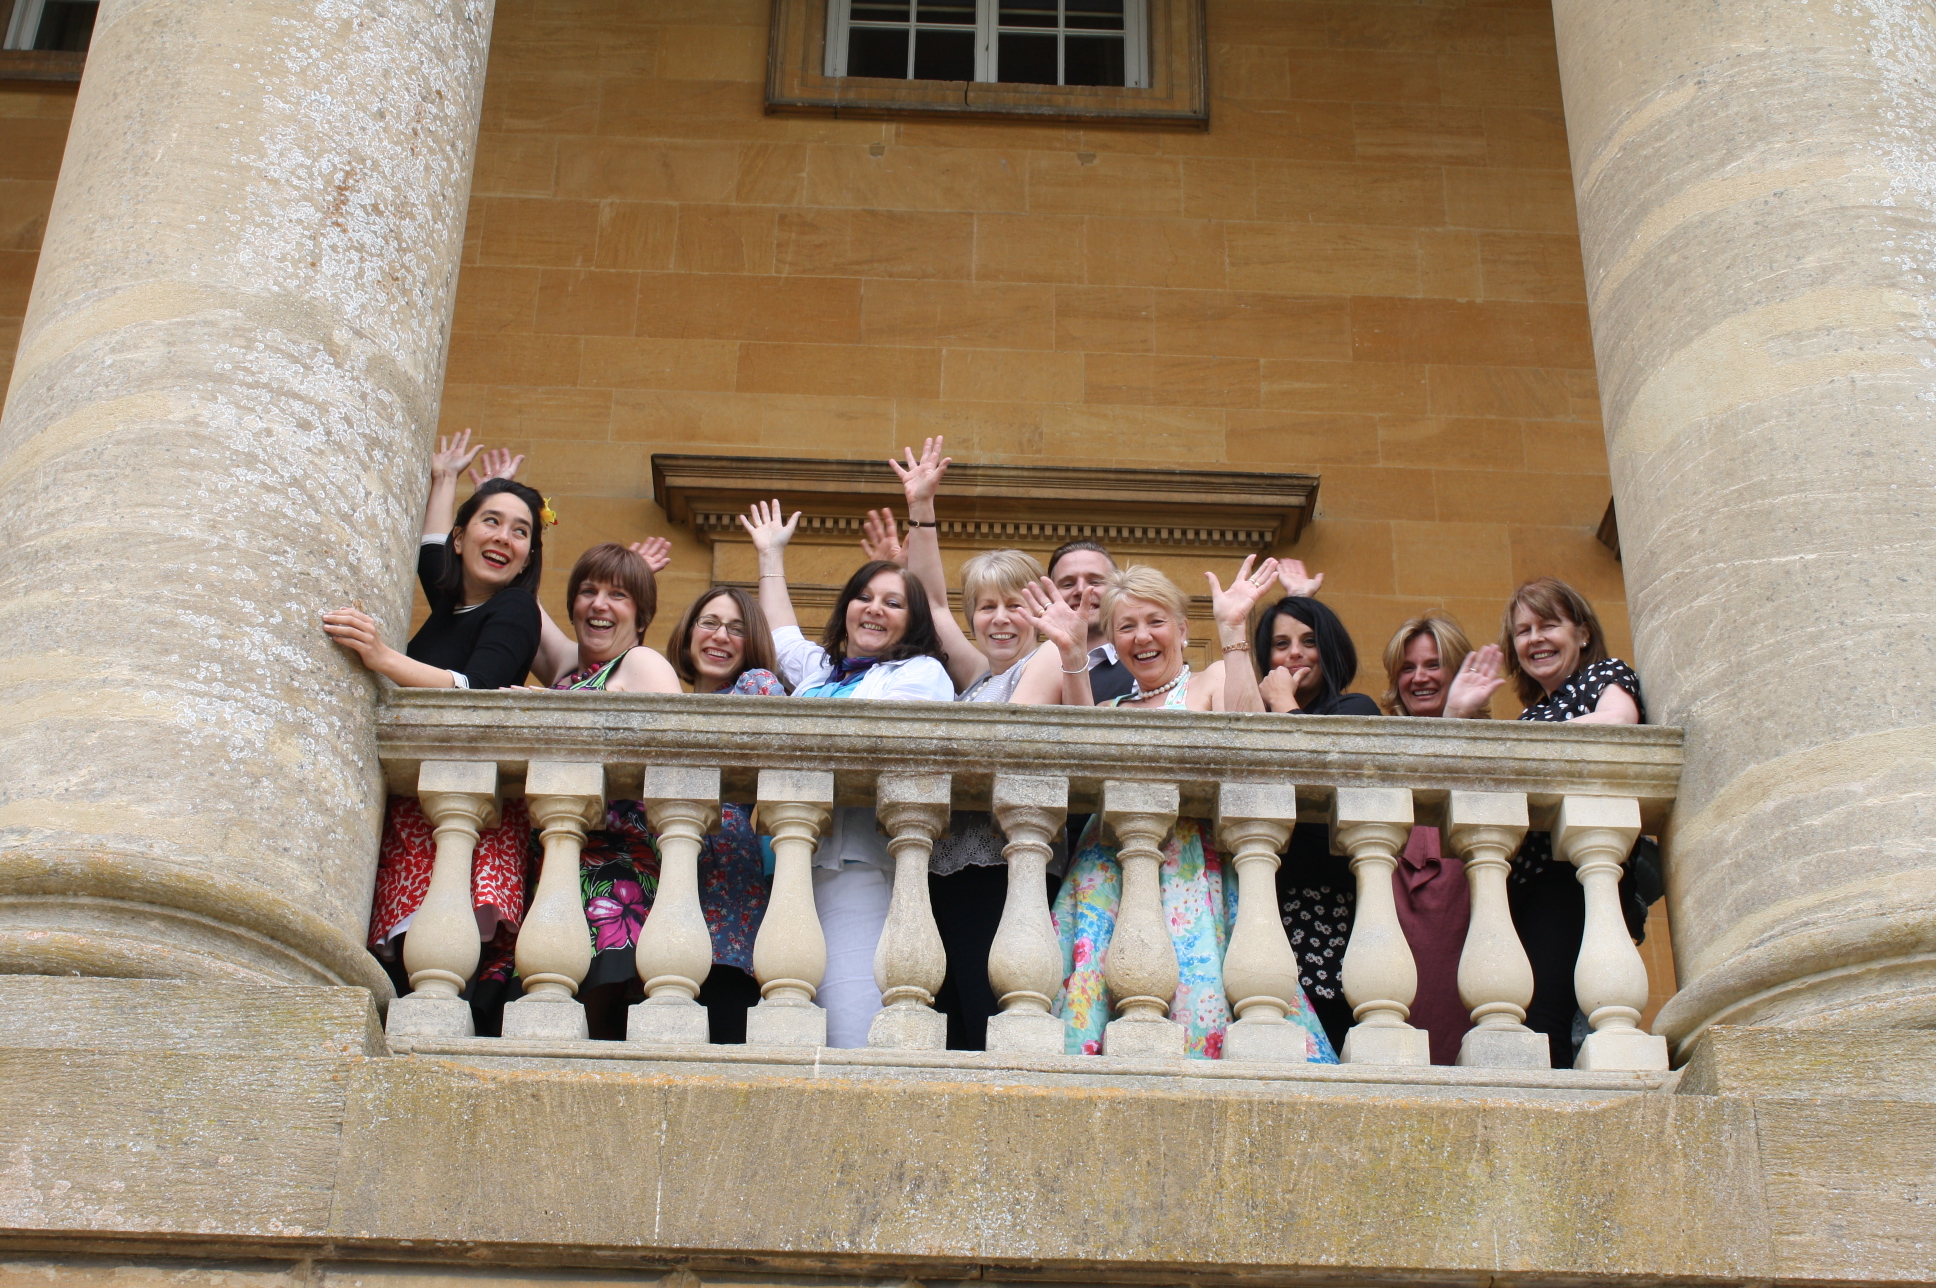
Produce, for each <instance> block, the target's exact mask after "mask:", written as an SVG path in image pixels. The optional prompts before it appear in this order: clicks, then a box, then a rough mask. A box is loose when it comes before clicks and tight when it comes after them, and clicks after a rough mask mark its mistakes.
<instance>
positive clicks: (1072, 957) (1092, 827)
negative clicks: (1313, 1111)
mask: <svg viewBox="0 0 1936 1288" xmlns="http://www.w3.org/2000/svg"><path fill="white" fill-rule="evenodd" d="M1187 689H1188V681H1187V680H1186V681H1185V682H1184V683H1183V684H1179V685H1178V686H1177V687H1176V688H1174V689H1172V690H1171V691H1170V694H1169V697H1168V698H1167V700H1165V702H1164V703H1163V705H1164V707H1166V708H1172V709H1174V708H1181V707H1183V706H1184V701H1185V692H1186V690H1187ZM1120 701H1121V700H1120V699H1113V700H1111V701H1110V702H1108V703H1105V704H1103V705H1106V706H1115V705H1117V704H1118V703H1119V702H1120ZM1101 824H1102V819H1101V817H1100V816H1097V817H1095V818H1092V819H1090V820H1089V826H1088V827H1087V828H1085V829H1084V830H1083V833H1082V839H1081V841H1080V843H1079V844H1078V845H1077V847H1076V854H1075V858H1074V859H1073V860H1071V862H1070V864H1069V872H1068V875H1067V876H1065V877H1064V878H1063V880H1062V889H1061V892H1060V893H1059V894H1058V895H1057V896H1056V901H1055V909H1054V916H1055V927H1056V933H1057V934H1058V935H1059V936H1060V938H1061V940H1062V972H1063V983H1062V989H1061V991H1060V992H1059V993H1058V994H1057V995H1056V1003H1055V1010H1056V1014H1058V1015H1060V1016H1061V1017H1062V1019H1063V1035H1064V1049H1065V1050H1066V1051H1067V1052H1068V1053H1069V1054H1070V1055H1098V1054H1100V1053H1101V1051H1102V1031H1103V1026H1104V1025H1105V1024H1107V1023H1108V1022H1109V990H1108V988H1107V986H1106V985H1105V984H1104V983H1103V963H1104V959H1105V957H1106V956H1107V954H1108V952H1109V940H1110V937H1111V935H1112V934H1113V933H1114V932H1115V929H1116V915H1117V911H1118V909H1119V908H1120V907H1121V905H1122V897H1123V865H1122V863H1121V861H1120V860H1119V859H1118V858H1117V854H1116V847H1115V846H1113V845H1107V844H1104V842H1103V840H1102V828H1101ZM1158 881H1159V889H1160V891H1161V895H1162V900H1163V915H1164V918H1165V919H1166V920H1167V921H1168V922H1169V927H1170V942H1171V943H1173V944H1174V945H1175V946H1176V965H1177V985H1176V995H1175V996H1174V997H1173V998H1172V999H1171V1002H1170V1018H1171V1019H1172V1020H1175V1021H1176V1022H1177V1023H1179V1024H1182V1025H1183V1026H1184V1027H1185V1028H1186V1029H1187V1031H1188V1033H1187V1036H1186V1038H1185V1040H1184V1050H1185V1052H1186V1053H1187V1054H1189V1055H1191V1056H1194V1057H1195V1058H1197V1059H1201V1060H1216V1059H1220V1058H1222V1056H1223V1035H1224V1030H1225V1029H1226V1028H1228V1027H1229V1026H1230V1021H1231V1015H1230V1003H1229V1001H1228V999H1227V998H1226V997H1225V996H1224V987H1223V954H1224V946H1225V944H1226V943H1227V942H1228V940H1229V936H1230V927H1231V925H1232V924H1233V923H1234V922H1235V919H1236V913H1237V888H1236V881H1235V880H1234V877H1233V879H1232V880H1229V881H1226V880H1225V878H1224V870H1223V856H1222V855H1221V854H1219V853H1218V852H1217V851H1216V849H1215V848H1214V847H1212V846H1211V845H1210V844H1209V836H1208V830H1207V828H1206V827H1205V825H1204V824H1203V823H1202V822H1200V821H1199V820H1197V819H1193V818H1179V819H1178V820H1177V821H1176V831H1175V832H1174V833H1173V834H1172V835H1171V836H1170V838H1169V839H1168V840H1166V841H1164V843H1163V863H1162V867H1161V868H1160V869H1159V876H1158ZM1289 1000H1290V1001H1291V1003H1292V1006H1293V1009H1292V1011H1291V1013H1290V1015H1289V1016H1288V1017H1286V1018H1288V1019H1289V1020H1290V1022H1291V1023H1293V1024H1295V1025H1297V1026H1298V1027H1299V1028H1301V1029H1303V1030H1304V1058H1305V1059H1306V1060H1307V1061H1309V1062H1311V1063H1313V1064H1336V1063H1337V1062H1338V1057H1337V1054H1336V1052H1334V1051H1333V1050H1332V1048H1331V1043H1330V1040H1329V1039H1328V1038H1326V1037H1325V1035H1324V1027H1323V1026H1322V1025H1321V1024H1319V1023H1318V1018H1317V1015H1316V1013H1315V1012H1313V1011H1312V1009H1311V1003H1310V1000H1309V999H1308V998H1306V997H1305V996H1304V994H1303V992H1302V991H1301V990H1300V991H1299V992H1298V994H1297V996H1296V997H1295V998H1291V999H1289Z"/></svg>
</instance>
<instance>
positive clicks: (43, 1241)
mask: <svg viewBox="0 0 1936 1288" xmlns="http://www.w3.org/2000/svg"><path fill="white" fill-rule="evenodd" d="M0 1016H3V1017H4V1019H5V1021H6V1023H5V1024H4V1025H0V1157H3V1158H4V1159H5V1160H6V1162H5V1165H4V1168H3V1169H0V1288H27V1285H35V1286H37V1288H96V1285H99V1286H100V1288H107V1286H108V1285H109V1284H110V1283H111V1284H114V1285H119V1286H121V1288H150V1285H153V1286H154V1288H160V1285H162V1284H171V1285H185V1284H197V1285H200V1284H207V1285H211V1286H213V1285H222V1286H224V1288H228V1286H232V1288H257V1286H259V1288H308V1286H311V1285H323V1284H327V1286H328V1288H460V1286H464V1288H467V1286H471V1285H474V1288H499V1285H509V1284H513V1283H516V1284H531V1285H534V1286H535V1285H538V1284H551V1285H560V1286H561V1288H562V1286H563V1285H579V1284H582V1285H585V1288H593V1286H594V1285H597V1286H599V1288H603V1285H606V1284H611V1283H615V1282H617V1281H620V1280H624V1281H627V1282H635V1283H636V1282H640V1281H641V1280H652V1279H657V1278H658V1277H660V1276H667V1278H666V1279H665V1280H664V1285H665V1288H702V1285H703V1286H704V1288H727V1286H728V1285H735V1286H736V1285H747V1288H753V1286H755V1285H758V1286H759V1288H782V1286H784V1288H819V1286H823V1285H824V1288H849V1286H853V1288H859V1285H861V1284H864V1283H870V1282H880V1283H892V1282H899V1281H901V1280H904V1279H907V1278H915V1279H919V1280H922V1281H932V1282H942V1283H953V1282H957V1281H965V1280H980V1281H983V1282H990V1281H992V1282H994V1283H1004V1282H1011V1283H1012V1282H1024V1281H1027V1282H1035V1283H1043V1282H1047V1283H1056V1282H1074V1281H1086V1282H1092V1283H1093V1282H1117V1283H1151V1282H1156V1283H1170V1284H1174V1283H1179V1282H1188V1283H1201V1284H1206V1285H1210V1284H1239V1283H1250V1284H1259V1283H1263V1284H1296V1283H1313V1284H1338V1283H1358V1284H1364V1283H1386V1284H1392V1283H1439V1284H1465V1285H1471V1284H1483V1283H1486V1282H1489V1281H1493V1280H1495V1279H1503V1280H1506V1281H1510V1282H1513V1283H1520V1284H1528V1285H1531V1284H1553V1285H1560V1284H1571V1285H1579V1284H1581V1283H1602V1284H1617V1283H1624V1284H1658V1283H1680V1284H1693V1283H1708V1284H1728V1283H1742V1282H1761V1283H1780V1284H1794V1285H1797V1288H1799V1286H1800V1285H1803V1284H1809V1283H1823V1282H1837V1283H1843V1284H1859V1283H1878V1284H1879V1283H1891V1282H1899V1283H1927V1282H1929V1281H1930V1280H1931V1279H1932V1278H1936V1261H1932V1257H1931V1252H1930V1248H1929V1242H1928V1230H1929V1227H1930V1216H1931V1211H1930V1205H1931V1199H1930V1197H1929V1196H1930V1194H1931V1193H1932V1192H1933V1191H1936V1170H1933V1169H1932V1164H1931V1161H1930V1158H1929V1154H1928V1150H1927V1142H1928V1140H1929V1138H1930V1133H1931V1132H1932V1131H1933V1130H1936V1084H1932V1082H1931V1077H1930V1072H1929V1070H1930V1068H1931V1065H1930V1058H1931V1056H1932V1055H1936V1041H1933V1040H1932V1039H1931V1037H1930V1036H1929V1035H1927V1034H1901V1033H1897V1034H1876V1033H1869V1034H1851V1033H1837V1032H1811V1033H1803V1032H1787V1031H1779V1030H1755V1029H1724V1030H1719V1031H1717V1033H1716V1034H1714V1035H1713V1036H1712V1037H1711V1039H1710V1040H1709V1041H1708V1042H1707V1043H1705V1044H1704V1045H1703V1047H1702V1049H1701V1052H1700V1053H1699V1054H1698V1055H1697V1057H1696V1059H1695V1061H1694V1063H1693V1064H1691V1065H1690V1066H1689V1067H1688V1068H1687V1069H1686V1070H1685V1071H1683V1072H1681V1073H1679V1074H1671V1075H1669V1074H1653V1075H1638V1074H1629V1075H1622V1076H1621V1077H1620V1078H1618V1079H1614V1078H1610V1077H1609V1076H1608V1075H1590V1074H1581V1073H1574V1072H1572V1071H1566V1070H1554V1071H1547V1072H1540V1073H1532V1072H1527V1071H1487V1070H1475V1069H1446V1070H1433V1071H1417V1073H1418V1075H1419V1078H1418V1079H1417V1080H1410V1081H1408V1080H1407V1078H1406V1076H1405V1074H1404V1073H1403V1072H1400V1073H1399V1074H1398V1076H1396V1077H1394V1076H1391V1075H1392V1073H1393V1071H1371V1070H1353V1069H1348V1068H1347V1069H1319V1070H1311V1071H1310V1072H1309V1073H1308V1075H1306V1076H1304V1077H1300V1078H1297V1079H1284V1080H1276V1079H1271V1078H1256V1077H1252V1078H1246V1077H1245V1076H1244V1075H1243V1074H1242V1073H1241V1072H1240V1071H1239V1070H1236V1069H1232V1068H1229V1067H1223V1068H1212V1067H1208V1066H1207V1065H1206V1063H1205V1062H1188V1061H1178V1062H1176V1063H1178V1064H1187V1065H1192V1066H1194V1068H1193V1069H1192V1070H1191V1072H1192V1073H1193V1074H1198V1075H1203V1076H1184V1077H1177V1076H1165V1075H1164V1074H1163V1073H1162V1072H1161V1071H1159V1070H1157V1069H1155V1068H1153V1067H1152V1068H1146V1069H1138V1070H1134V1071H1130V1070H1125V1071H1124V1072H1122V1073H1119V1074H1115V1075H1110V1074H1105V1073H1102V1072H1097V1073H1092V1074H1075V1073H1062V1074H1054V1073H1046V1072H1024V1071H1007V1072H1004V1071H999V1070H979V1071H978V1070H973V1069H966V1068H952V1069H942V1068H929V1069H893V1068H884V1067H873V1068H863V1067H859V1066H858V1064H856V1065H855V1066H852V1067H842V1066H840V1065H838V1064H836V1063H833V1062H831V1061H829V1062H813V1063H808V1061H809V1060H811V1056H810V1054H808V1053H803V1055H802V1059H801V1061H799V1062H796V1063H795V1064H794V1065H792V1066H788V1067H778V1066H774V1067H762V1066H759V1065H751V1064H746V1065H738V1066H734V1067H730V1068H728V1067H718V1066H706V1065H694V1064H690V1063H686V1064H681V1063H678V1062H675V1061H671V1060H662V1061H654V1060H643V1059H637V1058H631V1059H612V1060H590V1059H569V1058H556V1057H554V1058H524V1059H517V1058H507V1059H488V1058H479V1057H465V1056H443V1057H436V1056H425V1055H392V1054H389V1053H388V1051H387V1049H386V1048H385V1046H384V1044H383V1039H382V1036H381V1034H380V1033H378V1032H377V1031H376V1030H375V1027H374V1016H373V1014H372V1013H371V1012H370V1011H369V1007H368V1001H367V995H365V994H363V993H361V992H360V991H357V990H350V989H334V990H331V989H299V988H254V989H251V988H249V987H247V986H239V985H192V984H178V983H162V982H156V981H115V980H51V979H36V978H33V977H21V976H14V977H8V978H6V979H0ZM566 1045H569V1044H566ZM635 1054H636V1053H635ZM827 1054H829V1055H833V1054H836V1053H827ZM1063 1063H1067V1064H1078V1063H1081V1062H1080V1061H1076V1060H1067V1061H1064V1062H1063ZM1152 1063H1161V1062H1152ZM1210 1075H1214V1076H1210ZM1622 1079H1624V1081H1622ZM170 1258H175V1260H170Z"/></svg>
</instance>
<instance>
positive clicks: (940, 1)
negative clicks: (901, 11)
mask: <svg viewBox="0 0 1936 1288" xmlns="http://www.w3.org/2000/svg"><path fill="white" fill-rule="evenodd" d="M914 20H915V21H916V22H921V23H929V22H944V23H948V24H950V25H952V26H957V27H972V26H974V25H975V5H974V0H920V3H918V4H917V5H916V6H915V8H914ZM916 56H917V57H919V55H918V54H917V55H916Z"/></svg>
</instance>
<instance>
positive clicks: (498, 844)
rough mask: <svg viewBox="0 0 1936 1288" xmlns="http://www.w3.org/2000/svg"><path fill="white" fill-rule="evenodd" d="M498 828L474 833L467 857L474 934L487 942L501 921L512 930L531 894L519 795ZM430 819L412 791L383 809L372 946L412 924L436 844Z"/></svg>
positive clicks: (527, 822)
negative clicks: (474, 841) (472, 848)
mask: <svg viewBox="0 0 1936 1288" xmlns="http://www.w3.org/2000/svg"><path fill="white" fill-rule="evenodd" d="M499 815H500V818H499V823H498V825H497V826H496V827H489V828H485V829H484V830H483V831H482V832H480V833H479V834H478V837H477V851H476V853H475V854H473V855H472V856H471V902H472V904H473V905H474V906H475V907H476V909H477V937H478V939H479V940H481V941H483V942H486V943H488V942H490V941H491V940H492V939H494V938H496V937H497V934H498V929H499V927H500V925H502V926H504V927H505V928H507V929H509V930H510V931H512V932H513V934H515V932H516V931H517V928H518V925H519V923H520V922H522V921H523V920H524V907H525V904H526V902H527V901H528V900H529V898H530V886H529V883H528V872H529V868H530V860H531V817H530V815H529V814H527V813H526V812H525V805H524V801H523V800H508V801H505V802H504V803H503V805H502V806H501V807H500V810H499ZM431 833H432V828H431V825H430V820H429V819H427V818H425V817H424V812H423V808H422V807H421V806H420V805H418V804H417V800H416V798H415V797H414V796H392V797H391V798H390V801H389V804H388V806H387V807H386V808H385V810H384V814H383V847H382V849H381V850H380V851H379V852H378V855H377V861H376V902H375V907H374V908H373V909H372V910H371V912H370V947H371V948H373V949H376V950H378V951H379V953H381V952H383V950H385V949H386V948H387V947H388V945H389V942H390V941H391V940H392V939H395V938H396V937H397V936H398V935H401V934H402V933H403V932H404V931H406V930H408V929H409V928H410V919H411V918H412V917H414V916H416V914H417V909H418V907H419V906H421V905H422V903H423V900H424V894H425V893H426V892H427V891H428V890H429V889H430V870H431V868H432V867H433V866H434V865H435V863H436V858H437V846H436V842H435V841H434V840H433V838H432V835H431Z"/></svg>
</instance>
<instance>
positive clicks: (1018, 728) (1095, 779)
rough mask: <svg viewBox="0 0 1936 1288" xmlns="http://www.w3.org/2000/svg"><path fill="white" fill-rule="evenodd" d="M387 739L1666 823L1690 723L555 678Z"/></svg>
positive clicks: (751, 768) (622, 789)
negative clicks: (562, 685) (1370, 797)
mask: <svg viewBox="0 0 1936 1288" xmlns="http://www.w3.org/2000/svg"><path fill="white" fill-rule="evenodd" d="M377 738H378V746H379V750H380V752H381V755H382V760H383V765H384V771H385V774H386V776H387V777H388V780H389V784H390V789H391V790H392V791H394V792H398V793H402V794H406V795H407V794H412V793H414V792H415V790H416V779H417V769H418V767H419V766H420V765H421V764H422V762H424V761H426V760H491V761H495V762H497V764H498V766H499V771H500V774H501V776H502V777H503V779H504V780H505V783H504V790H505V791H506V792H507V793H509V794H516V792H517V791H518V790H519V789H518V787H517V785H516V780H518V779H520V778H522V777H523V774H524V770H525V765H526V764H527V763H528V762H529V761H532V760H595V761H599V762H601V763H603V764H605V765H607V766H608V767H609V771H610V772H609V777H608V781H609V783H610V785H611V791H612V793H613V794H614V795H615V796H617V797H621V798H622V797H625V796H626V795H627V794H628V793H635V792H636V790H637V788H638V784H639V781H640V778H641V776H642V775H643V772H644V768H645V766H646V765H647V764H654V765H668V764H671V765H681V764H683V765H707V766H717V767H719V768H720V769H721V770H722V771H723V772H724V790H725V795H726V798H727V799H729V800H743V801H750V800H751V799H753V788H754V775H755V774H756V772H757V771H758V770H760V769H763V768H764V769H779V768H794V769H801V768H810V769H823V770H832V771H833V773H834V776H835V784H836V795H837V799H838V801H839V802H840V803H842V804H849V805H866V804H871V803H872V802H873V799H874V795H873V794H874V776H875V775H877V774H879V773H881V772H883V771H889V770H892V771H897V772H909V771H931V772H947V773H950V774H952V775H953V776H954V794H955V806H956V808H958V809H986V808H988V795H989V789H990V785H991V782H992V780H993V777H994V775H995V774H997V773H1017V774H1058V775H1065V776H1067V778H1068V779H1069V807H1070V809H1071V810H1073V811H1075V812H1093V811H1094V810H1095V809H1097V808H1098V806H1099V802H1100V799H1101V792H1102V783H1103V780H1104V779H1109V778H1127V779H1145V780H1161V781H1168V782H1175V783H1177V784H1178V785H1179V786H1180V788H1181V790H1182V813H1183V814H1184V815H1186V816H1190V817H1200V818H1207V817H1210V816H1211V814H1212V813H1213V811H1214V808H1215V803H1216V789H1217V786H1218V784H1220V783H1227V782H1280V783H1281V782H1285V781H1287V780H1288V781H1289V782H1291V783H1294V784H1295V785H1296V786H1297V789H1298V802H1299V809H1300V812H1301V813H1304V812H1308V813H1309V815H1310V816H1311V817H1312V818H1317V817H1321V816H1322V814H1323V811H1324V809H1325V807H1326V805H1327V804H1328V802H1329V801H1330V798H1331V796H1332V794H1333V792H1334V791H1335V790H1336V789H1337V788H1339V787H1353V786H1372V785H1377V786H1389V787H1407V788H1410V789H1411V790H1412V791H1413V793H1414V798H1415V800H1416V802H1417V807H1418V820H1419V821H1420V822H1421V823H1433V822H1435V821H1437V819H1436V816H1437V813H1438V811H1439V810H1440V809H1441V808H1442V807H1443V804H1444V801H1445V799H1446V795H1447V793H1448V792H1451V791H1455V790H1461V791H1494V792H1525V793H1526V794H1527V796H1528V798H1529V804H1530V806H1531V808H1532V812H1533V822H1534V825H1535V826H1539V825H1541V824H1542V823H1543V822H1546V821H1548V820H1549V819H1550V814H1551V812H1552V810H1553V809H1554V808H1556V807H1557V805H1558V803H1559V798H1560V797H1561V796H1563V795H1566V794H1569V793H1572V794H1582V795H1592V796H1631V797H1635V798H1637V799H1638V800H1639V801H1640V805H1641V810H1642V815H1643V818H1644V820H1645V822H1646V824H1647V826H1648V828H1649V829H1650V830H1652V829H1654V828H1657V827H1658V826H1659V825H1660V824H1661V822H1662V821H1663V820H1664V817H1665V815H1666V813H1667V812H1668V810H1669V809H1671V807H1672V805H1673V801H1674V797H1675V795H1676V793H1677V791H1678V788H1679V782H1680V772H1681V731H1680V730H1679V729H1669V728H1657V727H1653V726H1644V725H1643V726H1638V727H1635V726H1609V725H1575V724H1547V723H1543V722H1535V721H1508V720H1411V719H1404V718H1394V717H1378V716H1301V717H1285V716H1278V715H1262V714H1257V715H1250V714H1224V713H1213V712H1182V711H1165V710H1094V709H1092V710H1080V709H1075V708H1069V707H1024V706H1009V705H1002V704H995V703H939V702H865V703H862V702H829V701H825V700H818V699H812V698H720V697H712V696H705V697H701V696H695V695H688V694H677V695H671V694H635V693H551V692H545V691H538V690H499V691H496V692H471V691H464V690H430V689H399V690H393V691H391V692H389V693H388V694H386V695H385V697H384V699H383V700H382V702H381V703H380V704H379V706H378V710H377Z"/></svg>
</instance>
